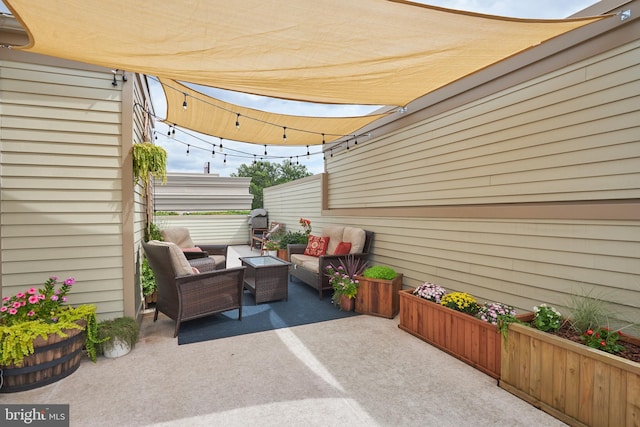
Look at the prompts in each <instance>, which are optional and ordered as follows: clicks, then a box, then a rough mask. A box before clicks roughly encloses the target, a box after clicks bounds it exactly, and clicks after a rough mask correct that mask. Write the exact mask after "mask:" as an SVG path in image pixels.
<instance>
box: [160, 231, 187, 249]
mask: <svg viewBox="0 0 640 427" xmlns="http://www.w3.org/2000/svg"><path fill="white" fill-rule="evenodd" d="M160 234H162V238H163V239H164V241H165V242H172V243H175V244H176V245H178V246H179V247H181V248H193V247H195V246H196V245H194V244H193V241H192V240H191V235H190V234H189V229H188V228H186V227H169V228H165V229H164V230H161V231H160Z"/></svg>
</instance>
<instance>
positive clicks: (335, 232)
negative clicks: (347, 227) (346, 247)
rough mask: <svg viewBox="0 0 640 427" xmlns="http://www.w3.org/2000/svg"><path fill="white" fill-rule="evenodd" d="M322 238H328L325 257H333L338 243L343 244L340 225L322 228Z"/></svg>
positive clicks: (342, 233)
mask: <svg viewBox="0 0 640 427" xmlns="http://www.w3.org/2000/svg"><path fill="white" fill-rule="evenodd" d="M321 235H322V236H328V237H329V245H328V246H327V255H334V254H335V251H336V247H337V246H338V243H340V242H343V241H344V239H343V238H342V237H343V235H344V227H343V226H341V225H327V226H325V227H322V233H321Z"/></svg>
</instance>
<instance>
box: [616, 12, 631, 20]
mask: <svg viewBox="0 0 640 427" xmlns="http://www.w3.org/2000/svg"><path fill="white" fill-rule="evenodd" d="M618 15H620V20H621V21H626V20H627V19H629V18H631V9H627V10H621V11H620V12H618Z"/></svg>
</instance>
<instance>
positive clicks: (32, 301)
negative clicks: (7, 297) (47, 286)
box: [29, 295, 40, 304]
mask: <svg viewBox="0 0 640 427" xmlns="http://www.w3.org/2000/svg"><path fill="white" fill-rule="evenodd" d="M38 301H40V298H38V297H37V296H36V295H31V296H30V297H29V303H30V304H37V303H38Z"/></svg>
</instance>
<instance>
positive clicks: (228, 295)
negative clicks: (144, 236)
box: [142, 242, 246, 337]
mask: <svg viewBox="0 0 640 427" xmlns="http://www.w3.org/2000/svg"><path fill="white" fill-rule="evenodd" d="M142 246H143V248H144V251H145V254H146V256H147V260H148V261H149V266H150V267H151V270H153V274H154V276H155V279H156V284H157V285H158V302H157V303H156V310H155V314H154V316H153V321H154V322H155V321H156V320H158V313H159V312H162V313H164V314H166V315H167V316H168V317H170V318H171V319H173V320H175V321H176V328H175V331H174V335H173V336H174V337H175V336H177V335H178V332H179V331H180V324H181V323H182V322H184V321H187V320H192V319H197V318H200V317H206V316H210V315H213V314H216V313H220V312H223V311H227V310H234V309H236V308H237V309H238V310H239V313H238V320H242V293H243V285H244V283H243V282H244V270H245V268H246V267H236V268H229V269H224V270H214V271H207V272H204V273H195V274H194V273H193V269H192V267H191V265H189V263H188V261H187V259H186V257H185V256H184V254H183V253H182V251H181V250H180V249H179V248H178V246H177V245H175V244H172V243H168V242H149V243H143V244H142Z"/></svg>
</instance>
